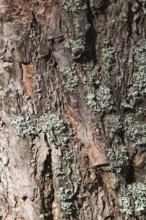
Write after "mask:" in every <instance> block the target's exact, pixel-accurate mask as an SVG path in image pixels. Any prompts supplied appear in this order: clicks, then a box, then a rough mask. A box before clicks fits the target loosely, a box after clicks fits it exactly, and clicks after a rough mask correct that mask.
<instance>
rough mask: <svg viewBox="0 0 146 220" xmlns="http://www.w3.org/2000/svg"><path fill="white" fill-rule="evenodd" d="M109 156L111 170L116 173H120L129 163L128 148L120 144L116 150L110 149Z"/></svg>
mask: <svg viewBox="0 0 146 220" xmlns="http://www.w3.org/2000/svg"><path fill="white" fill-rule="evenodd" d="M107 156H108V158H109V161H110V167H109V168H110V170H111V171H113V172H115V173H120V172H121V171H122V170H123V169H124V168H125V167H126V166H127V165H128V162H129V157H128V153H127V148H126V147H125V146H124V145H122V144H120V145H118V147H116V148H108V149H107Z"/></svg>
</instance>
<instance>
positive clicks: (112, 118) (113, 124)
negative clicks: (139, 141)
mask: <svg viewBox="0 0 146 220" xmlns="http://www.w3.org/2000/svg"><path fill="white" fill-rule="evenodd" d="M106 124H107V125H108V128H109V131H110V132H111V133H119V132H121V131H122V130H123V121H122V118H121V116H119V115H108V116H107V117H106Z"/></svg>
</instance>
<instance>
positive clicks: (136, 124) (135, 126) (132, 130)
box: [124, 115, 146, 147]
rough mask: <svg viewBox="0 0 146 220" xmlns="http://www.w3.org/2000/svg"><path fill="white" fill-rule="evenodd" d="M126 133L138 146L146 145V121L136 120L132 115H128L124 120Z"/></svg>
mask: <svg viewBox="0 0 146 220" xmlns="http://www.w3.org/2000/svg"><path fill="white" fill-rule="evenodd" d="M124 125H125V126H124V127H125V135H126V137H127V139H128V140H129V141H131V142H134V143H135V144H136V146H137V147H142V146H145V145H146V123H145V122H143V121H136V120H135V119H134V118H133V117H132V116H128V115H127V116H126V117H125V121H124Z"/></svg>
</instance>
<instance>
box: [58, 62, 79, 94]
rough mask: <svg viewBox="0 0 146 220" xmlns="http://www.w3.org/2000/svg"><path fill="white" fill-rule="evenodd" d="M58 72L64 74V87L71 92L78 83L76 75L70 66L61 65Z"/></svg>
mask: <svg viewBox="0 0 146 220" xmlns="http://www.w3.org/2000/svg"><path fill="white" fill-rule="evenodd" d="M60 72H61V73H62V74H63V75H64V76H65V78H66V82H65V87H66V89H67V90H68V91H71V92H73V91H74V88H75V87H76V86H77V85H78V77H77V75H76V74H75V71H74V70H73V69H72V68H71V67H67V66H66V67H61V68H60Z"/></svg>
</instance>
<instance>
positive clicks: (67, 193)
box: [57, 187, 75, 215]
mask: <svg viewBox="0 0 146 220" xmlns="http://www.w3.org/2000/svg"><path fill="white" fill-rule="evenodd" d="M73 195H74V194H73V193H72V192H71V190H69V189H65V188H64V187H60V188H59V189H58V194H57V197H58V200H59V201H60V206H61V209H62V210H63V211H64V212H65V214H67V215H71V214H72V213H73V211H74V210H75V206H74V204H73V202H72V201H71V200H72V198H73Z"/></svg>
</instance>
